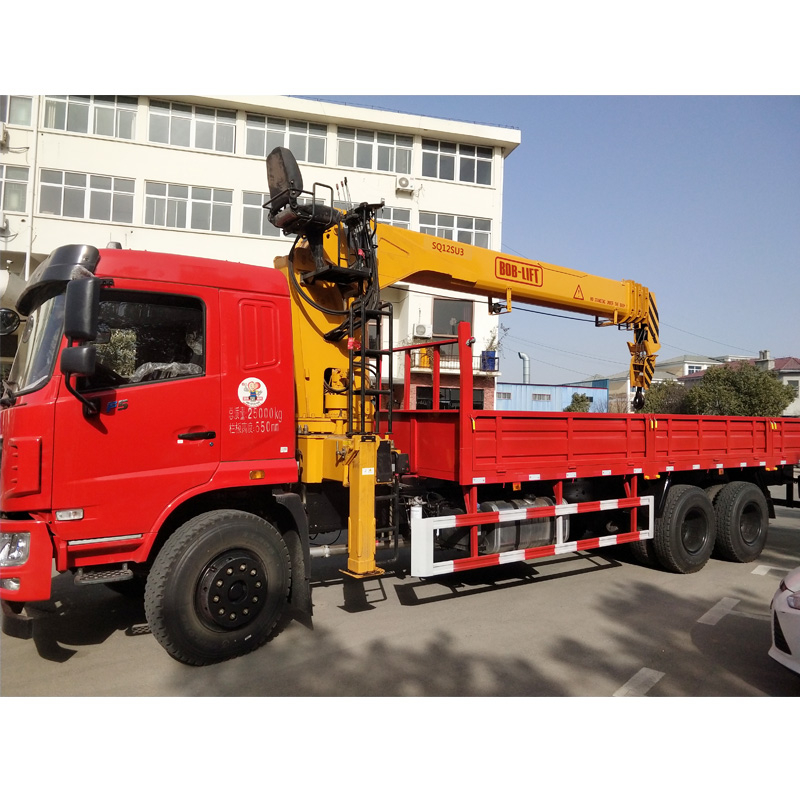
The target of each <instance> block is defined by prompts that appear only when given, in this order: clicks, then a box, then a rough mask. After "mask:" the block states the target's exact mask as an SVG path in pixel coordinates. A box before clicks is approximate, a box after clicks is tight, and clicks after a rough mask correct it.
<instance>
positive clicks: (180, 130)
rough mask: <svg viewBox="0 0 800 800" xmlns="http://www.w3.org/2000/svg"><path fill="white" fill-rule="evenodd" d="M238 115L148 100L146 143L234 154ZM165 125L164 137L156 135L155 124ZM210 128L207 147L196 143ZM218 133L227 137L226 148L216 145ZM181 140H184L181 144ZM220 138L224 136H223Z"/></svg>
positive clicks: (184, 104)
mask: <svg viewBox="0 0 800 800" xmlns="http://www.w3.org/2000/svg"><path fill="white" fill-rule="evenodd" d="M238 116H239V112H238V111H237V110H236V109H230V108H213V107H211V106H197V105H192V104H191V103H181V102H178V101H174V100H160V99H158V98H156V97H153V98H149V100H148V108H147V142H148V144H156V145H159V144H160V145H166V146H168V147H180V148H184V149H187V150H202V151H204V152H207V153H224V154H226V155H235V154H236V139H237V136H236V133H237V131H236V128H237V123H238ZM159 121H160V123H161V124H166V128H165V132H166V134H165V135H166V138H162V137H161V136H160V135H159V137H157V138H154V133H156V132H158V129H157V128H156V125H155V123H158V122H159ZM208 126H210V132H211V145H210V146H208V145H206V144H198V139H199V138H201V137H204V136H205V135H206V130H207V128H208ZM221 134H230V137H231V138H230V148H228V147H227V146H224V147H223V146H218V145H219V144H220V138H221V136H220V135H221ZM184 138H185V141H184ZM223 138H224V137H223Z"/></svg>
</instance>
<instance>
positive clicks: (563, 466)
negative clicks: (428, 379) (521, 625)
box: [392, 395, 800, 485]
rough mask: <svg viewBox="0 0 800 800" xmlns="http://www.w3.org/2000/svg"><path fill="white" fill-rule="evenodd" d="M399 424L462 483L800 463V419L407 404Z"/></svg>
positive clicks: (406, 447)
mask: <svg viewBox="0 0 800 800" xmlns="http://www.w3.org/2000/svg"><path fill="white" fill-rule="evenodd" d="M462 396H463V395H462ZM392 428H393V432H392V439H393V440H394V442H395V446H396V447H398V448H399V449H400V450H401V451H403V452H405V453H408V455H409V464H410V469H411V472H412V473H413V474H416V475H419V476H420V477H425V478H438V479H441V480H447V481H455V482H457V483H460V484H461V485H471V484H484V483H486V484H492V483H506V482H516V481H520V482H524V481H535V480H563V479H571V478H584V477H594V476H603V475H638V474H641V475H644V476H647V477H654V476H656V475H659V474H662V473H665V472H670V471H676V472H682V471H692V470H720V469H739V468H764V469H767V470H774V469H776V468H778V467H780V466H782V465H785V464H790V465H792V464H797V463H798V462H800V419H793V418H776V419H768V418H762V417H714V416H684V415H651V414H576V413H564V412H548V413H535V412H534V413H531V412H525V411H477V410H465V411H449V410H448V411H442V410H440V411H420V410H415V411H402V410H401V411H394V412H393V423H392Z"/></svg>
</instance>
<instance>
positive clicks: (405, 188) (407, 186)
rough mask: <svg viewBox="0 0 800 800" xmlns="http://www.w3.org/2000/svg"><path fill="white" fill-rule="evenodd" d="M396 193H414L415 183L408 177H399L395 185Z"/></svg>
mask: <svg viewBox="0 0 800 800" xmlns="http://www.w3.org/2000/svg"><path fill="white" fill-rule="evenodd" d="M394 188H395V191H398V192H406V193H407V194H413V193H414V182H413V181H412V180H411V178H409V177H408V175H398V176H397V178H396V179H395V184H394Z"/></svg>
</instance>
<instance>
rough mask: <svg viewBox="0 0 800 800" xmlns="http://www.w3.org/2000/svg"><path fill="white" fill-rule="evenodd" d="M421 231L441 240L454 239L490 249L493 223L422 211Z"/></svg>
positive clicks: (420, 218)
mask: <svg viewBox="0 0 800 800" xmlns="http://www.w3.org/2000/svg"><path fill="white" fill-rule="evenodd" d="M419 229H420V232H421V233H428V234H430V235H431V236H438V237H439V238H440V239H454V240H456V241H459V242H464V243H465V244H474V245H476V246H477V247H489V246H490V242H491V233H492V221H491V220H488V219H475V218H473V217H460V216H456V215H454V214H434V213H431V212H427V211H421V212H420V215H419Z"/></svg>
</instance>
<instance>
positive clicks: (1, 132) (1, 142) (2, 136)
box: [0, 123, 8, 150]
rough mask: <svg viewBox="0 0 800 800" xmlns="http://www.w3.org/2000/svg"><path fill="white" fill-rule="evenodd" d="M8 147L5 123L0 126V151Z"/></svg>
mask: <svg viewBox="0 0 800 800" xmlns="http://www.w3.org/2000/svg"><path fill="white" fill-rule="evenodd" d="M7 147H8V128H6V125H5V123H2V124H0V150H5V149H6V148H7Z"/></svg>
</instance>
